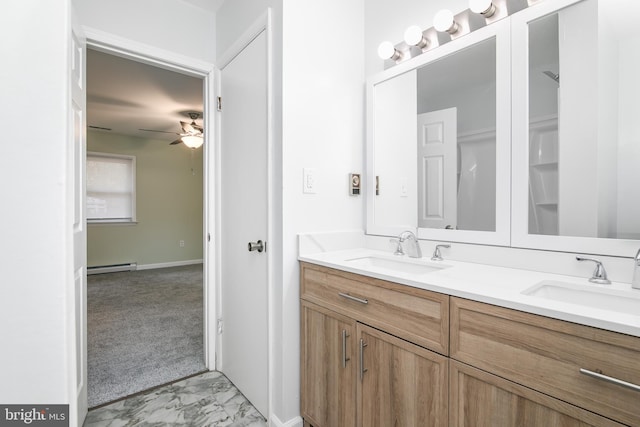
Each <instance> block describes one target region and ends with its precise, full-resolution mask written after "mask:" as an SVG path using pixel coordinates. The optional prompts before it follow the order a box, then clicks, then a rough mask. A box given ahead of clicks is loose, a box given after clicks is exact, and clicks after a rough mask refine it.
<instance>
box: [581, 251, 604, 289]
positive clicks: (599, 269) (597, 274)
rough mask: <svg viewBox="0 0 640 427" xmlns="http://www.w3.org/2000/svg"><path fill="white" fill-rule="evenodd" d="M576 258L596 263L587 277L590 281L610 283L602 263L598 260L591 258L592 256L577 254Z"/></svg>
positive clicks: (602, 283)
mask: <svg viewBox="0 0 640 427" xmlns="http://www.w3.org/2000/svg"><path fill="white" fill-rule="evenodd" d="M576 259H577V260H578V261H591V262H595V263H596V269H595V270H593V274H592V275H591V279H589V281H590V282H591V283H599V284H601V285H608V284H609V283H611V280H609V278H607V271H606V270H605V269H604V265H602V263H601V262H600V261H599V260H597V259H593V258H585V257H579V256H577V257H576Z"/></svg>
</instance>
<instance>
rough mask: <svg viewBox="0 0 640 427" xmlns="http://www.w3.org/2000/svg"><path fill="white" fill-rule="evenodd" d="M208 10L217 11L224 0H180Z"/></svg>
mask: <svg viewBox="0 0 640 427" xmlns="http://www.w3.org/2000/svg"><path fill="white" fill-rule="evenodd" d="M182 1H184V2H186V3H191V4H192V5H194V6H196V7H199V8H201V9H204V10H208V11H209V12H214V13H215V12H217V11H218V9H219V8H220V6H222V3H224V0H182Z"/></svg>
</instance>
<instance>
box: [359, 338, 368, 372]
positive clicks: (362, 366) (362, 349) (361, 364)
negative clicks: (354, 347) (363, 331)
mask: <svg viewBox="0 0 640 427" xmlns="http://www.w3.org/2000/svg"><path fill="white" fill-rule="evenodd" d="M366 346H367V343H366V342H364V340H363V339H362V338H361V339H360V382H362V380H363V379H364V373H365V372H367V371H368V369H365V368H364V348H365V347H366Z"/></svg>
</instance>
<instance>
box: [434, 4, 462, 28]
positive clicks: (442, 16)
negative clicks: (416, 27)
mask: <svg viewBox="0 0 640 427" xmlns="http://www.w3.org/2000/svg"><path fill="white" fill-rule="evenodd" d="M433 27H434V28H435V29H436V31H439V32H441V33H449V34H455V33H456V32H457V31H458V28H460V27H459V26H458V23H457V22H456V21H455V19H453V12H451V11H450V10H448V9H442V10H441V11H439V12H438V13H436V16H434V17H433Z"/></svg>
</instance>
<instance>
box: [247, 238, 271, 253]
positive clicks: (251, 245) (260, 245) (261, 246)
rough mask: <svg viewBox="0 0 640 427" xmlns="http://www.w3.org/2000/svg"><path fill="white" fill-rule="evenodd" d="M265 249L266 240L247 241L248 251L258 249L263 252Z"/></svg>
mask: <svg viewBox="0 0 640 427" xmlns="http://www.w3.org/2000/svg"><path fill="white" fill-rule="evenodd" d="M266 250H267V242H263V241H262V240H258V241H257V242H249V252H253V251H258V252H263V251H266Z"/></svg>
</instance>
